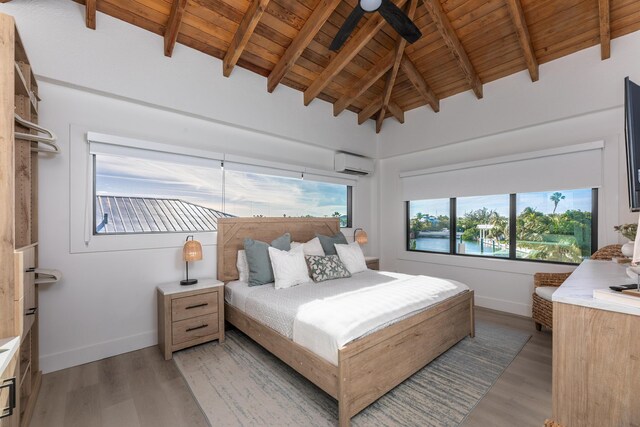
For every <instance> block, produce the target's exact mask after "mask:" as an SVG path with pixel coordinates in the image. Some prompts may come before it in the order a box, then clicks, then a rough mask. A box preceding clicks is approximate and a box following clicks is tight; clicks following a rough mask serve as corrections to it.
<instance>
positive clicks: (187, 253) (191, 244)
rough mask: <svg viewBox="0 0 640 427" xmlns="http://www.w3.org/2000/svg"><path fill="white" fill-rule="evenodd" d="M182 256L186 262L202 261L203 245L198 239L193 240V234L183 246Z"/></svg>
mask: <svg viewBox="0 0 640 427" xmlns="http://www.w3.org/2000/svg"><path fill="white" fill-rule="evenodd" d="M189 239H191V240H189ZM182 258H183V259H184V260H185V261H186V262H193V261H200V260H201V259H202V245H201V244H200V242H198V241H197V240H193V236H188V237H187V241H186V242H185V243H184V247H183V248H182Z"/></svg>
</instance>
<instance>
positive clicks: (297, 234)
mask: <svg viewBox="0 0 640 427" xmlns="http://www.w3.org/2000/svg"><path fill="white" fill-rule="evenodd" d="M339 231H340V220H339V219H338V218H219V219H218V247H217V252H218V280H220V281H222V282H225V283H226V282H230V281H232V280H238V269H237V268H236V261H237V259H238V251H239V250H240V249H244V239H245V238H247V237H250V238H252V239H256V240H261V241H263V242H267V243H269V242H271V241H272V240H274V239H275V238H277V237H279V236H281V235H283V234H284V233H290V234H291V241H292V242H293V241H296V242H307V241H309V240H311V239H313V238H314V237H316V233H319V234H324V235H326V236H333V235H334V234H337V233H338V232H339Z"/></svg>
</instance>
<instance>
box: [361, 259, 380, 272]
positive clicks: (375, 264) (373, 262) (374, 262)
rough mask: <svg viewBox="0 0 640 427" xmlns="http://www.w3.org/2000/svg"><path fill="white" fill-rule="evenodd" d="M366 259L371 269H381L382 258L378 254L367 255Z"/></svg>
mask: <svg viewBox="0 0 640 427" xmlns="http://www.w3.org/2000/svg"><path fill="white" fill-rule="evenodd" d="M364 260H365V261H366V263H367V268H368V269H369V270H380V258H378V257H377V256H366V257H364Z"/></svg>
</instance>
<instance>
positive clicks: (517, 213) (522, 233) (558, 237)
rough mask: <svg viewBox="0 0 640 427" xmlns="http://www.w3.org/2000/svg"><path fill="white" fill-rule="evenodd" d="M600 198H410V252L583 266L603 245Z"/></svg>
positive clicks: (560, 194)
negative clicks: (599, 237)
mask: <svg viewBox="0 0 640 427" xmlns="http://www.w3.org/2000/svg"><path fill="white" fill-rule="evenodd" d="M597 199H598V190H597V189H593V190H591V189H581V190H564V191H548V192H536V193H519V194H502V195H495V196H474V197H459V198H452V199H434V200H417V201H409V202H407V250H410V251H419V252H436V253H447V254H453V255H466V256H469V255H470V256H484V257H499V258H506V259H512V260H528V261H542V262H554V263H568V264H577V263H580V262H581V261H582V260H583V259H586V258H588V257H589V256H590V255H591V254H592V253H593V252H594V251H595V249H596V248H597V233H596V231H597V216H596V213H597ZM450 218H451V220H450ZM454 229H455V230H456V232H455V234H454V233H451V232H450V231H449V230H454Z"/></svg>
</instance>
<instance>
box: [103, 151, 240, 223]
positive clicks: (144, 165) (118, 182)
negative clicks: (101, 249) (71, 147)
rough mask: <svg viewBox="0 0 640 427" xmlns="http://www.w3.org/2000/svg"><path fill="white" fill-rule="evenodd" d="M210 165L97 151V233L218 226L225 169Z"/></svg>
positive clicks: (217, 163) (213, 162)
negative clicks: (98, 153)
mask: <svg viewBox="0 0 640 427" xmlns="http://www.w3.org/2000/svg"><path fill="white" fill-rule="evenodd" d="M208 163H210V166H208V167H207V166H204V165H188V164H182V163H178V162H170V161H160V160H143V159H140V158H132V157H124V156H112V155H104V154H100V155H95V156H94V171H95V181H94V185H95V208H94V212H95V227H94V230H95V234H124V233H161V232H183V233H184V232H197V231H215V230H216V224H217V219H218V218H220V217H225V216H230V215H228V214H226V213H224V212H222V211H221V210H220V208H221V206H222V170H221V168H220V162H219V161H217V162H216V161H209V162H208Z"/></svg>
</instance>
